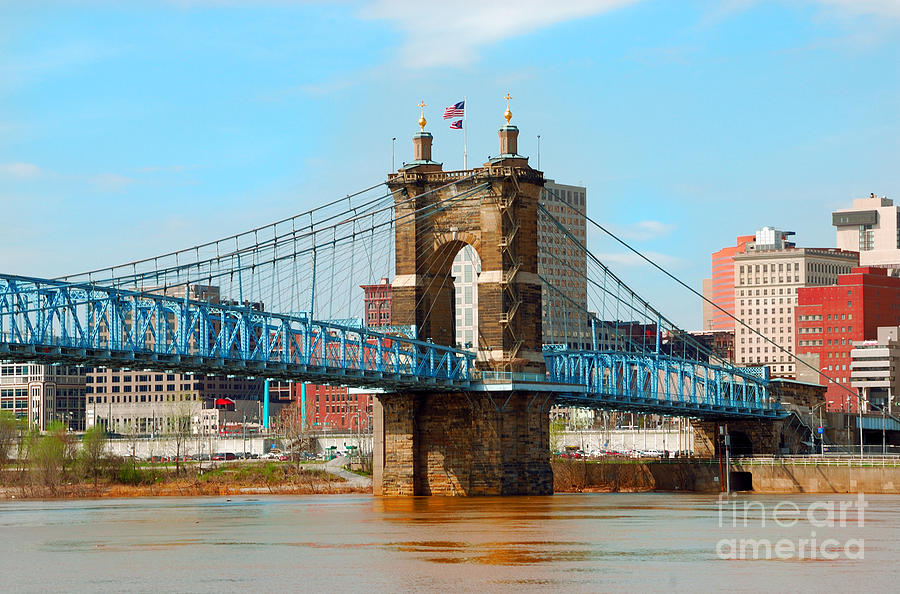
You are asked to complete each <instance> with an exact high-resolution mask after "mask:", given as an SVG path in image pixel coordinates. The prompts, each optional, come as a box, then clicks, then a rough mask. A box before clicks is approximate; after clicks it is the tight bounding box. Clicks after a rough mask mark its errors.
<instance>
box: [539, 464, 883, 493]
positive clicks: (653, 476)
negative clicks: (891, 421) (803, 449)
mask: <svg viewBox="0 0 900 594" xmlns="http://www.w3.org/2000/svg"><path fill="white" fill-rule="evenodd" d="M851 464H852V463H851ZM551 466H552V468H553V487H554V491H555V492H557V493H565V492H573V491H575V492H580V491H600V492H605V491H609V492H635V491H697V492H717V491H719V489H720V488H719V465H718V463H717V462H715V461H713V462H707V461H679V462H655V461H648V462H637V461H635V462H588V461H583V460H556V461H554V462H553V463H552V464H551ZM731 468H732V472H733V473H737V472H746V473H750V475H751V476H750V480H751V481H752V486H753V491H754V492H757V493H891V494H900V466H883V467H882V466H859V465H850V466H834V465H800V464H789V463H788V464H780V463H779V464H764V465H760V464H750V463H735V464H732V467H731ZM732 476H734V474H733V475H732ZM745 476H746V475H745ZM733 483H737V481H736V480H735V481H733Z"/></svg>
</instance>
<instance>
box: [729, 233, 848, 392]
mask: <svg viewBox="0 0 900 594" xmlns="http://www.w3.org/2000/svg"><path fill="white" fill-rule="evenodd" d="M785 235H786V234H785V233H784V232H781V231H779V230H777V229H773V228H771V227H763V228H762V229H760V230H759V231H757V234H756V238H755V241H753V242H749V243H747V244H746V246H745V250H744V252H743V253H736V254H735V255H734V300H735V306H734V307H735V311H736V316H737V317H738V318H739V319H740V320H742V321H743V322H744V324H746V325H747V326H745V325H744V324H736V326H735V333H734V351H735V355H734V356H735V362H736V363H737V364H739V365H765V366H767V367H769V371H770V373H771V375H772V376H773V377H784V378H794V377H795V374H796V367H795V364H794V361H793V355H794V353H795V350H794V349H795V344H794V328H795V326H794V308H795V307H796V305H797V292H798V290H799V289H800V288H801V287H810V286H823V285H832V284H834V283H836V282H837V278H838V275H839V274H845V273H848V272H850V270H851V269H852V268H853V267H854V266H856V265H857V262H858V255H857V253H856V252H847V251H844V250H838V249H833V248H821V249H820V248H797V247H793V244H790V243H789V242H786V241H785V239H784V237H785ZM757 332H758V333H759V334H757ZM760 335H762V336H760ZM763 336H764V337H766V338H767V339H769V340H771V341H773V342H774V343H775V344H776V345H777V347H776V346H775V345H773V344H771V343H770V342H768V341H766V340H763V339H762V337H763ZM779 347H780V348H779Z"/></svg>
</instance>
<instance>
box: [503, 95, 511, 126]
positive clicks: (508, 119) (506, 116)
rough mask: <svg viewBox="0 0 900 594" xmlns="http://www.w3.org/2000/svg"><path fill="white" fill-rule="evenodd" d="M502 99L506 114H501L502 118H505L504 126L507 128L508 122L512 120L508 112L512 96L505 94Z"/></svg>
mask: <svg viewBox="0 0 900 594" xmlns="http://www.w3.org/2000/svg"><path fill="white" fill-rule="evenodd" d="M504 99H506V113H504V114H503V117H505V118H506V125H507V126H509V121H510V120H511V119H512V112H511V111H510V110H509V100H510V99H512V95H510V94H509V93H507V94H506V97H504Z"/></svg>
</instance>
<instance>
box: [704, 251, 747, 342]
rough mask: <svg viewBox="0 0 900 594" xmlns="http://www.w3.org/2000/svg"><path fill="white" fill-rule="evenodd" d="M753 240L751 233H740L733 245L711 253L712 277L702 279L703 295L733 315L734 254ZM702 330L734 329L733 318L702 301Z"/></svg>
mask: <svg viewBox="0 0 900 594" xmlns="http://www.w3.org/2000/svg"><path fill="white" fill-rule="evenodd" d="M753 240H754V236H753V235H741V236H739V237H738V238H737V240H736V241H735V245H733V246H729V247H724V248H722V249H720V250H719V251H717V252H713V254H712V277H711V278H708V279H703V296H704V297H706V298H707V299H709V300H710V301H712V302H713V303H715V304H716V305H718V306H719V307H721V308H722V309H724V310H725V311H727V312H728V313H729V314H731V315H734V255H735V254H740V253H742V252H743V251H744V246H746V245H747V244H748V243H749V242H751V241H753ZM703 330H732V331H733V330H734V320H733V319H732V318H730V317H729V316H728V315H726V314H725V313H723V312H722V311H721V310H719V309H717V308H716V307H713V306H712V305H710V304H709V303H707V302H706V301H704V302H703Z"/></svg>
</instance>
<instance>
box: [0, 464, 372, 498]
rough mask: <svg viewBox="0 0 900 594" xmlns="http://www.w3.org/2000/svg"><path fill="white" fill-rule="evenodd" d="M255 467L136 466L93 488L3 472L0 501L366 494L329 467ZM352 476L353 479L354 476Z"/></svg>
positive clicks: (366, 486) (365, 487)
mask: <svg viewBox="0 0 900 594" xmlns="http://www.w3.org/2000/svg"><path fill="white" fill-rule="evenodd" d="M309 466H312V467H300V468H297V466H296V465H295V464H292V463H282V462H258V463H247V462H239V463H231V464H221V465H219V466H217V467H215V468H209V469H203V471H202V472H200V470H199V468H197V467H193V466H188V467H187V468H183V469H181V470H180V471H176V469H174V468H169V467H153V466H136V467H134V469H133V472H131V473H129V474H128V475H125V476H121V477H119V478H117V479H112V478H102V479H100V480H98V481H97V484H96V485H95V484H94V483H93V482H88V481H83V482H69V483H60V484H45V483H41V482H39V481H35V480H33V477H31V476H29V475H28V474H27V473H22V472H17V471H14V470H6V471H3V472H2V473H0V499H2V500H13V499H15V500H18V499H91V498H107V497H172V496H180V497H199V496H210V495H251V494H255V495H265V494H271V495H312V494H341V493H366V492H369V493H370V492H371V484H370V482H369V483H367V482H366V481H365V480H363V479H362V478H361V477H357V478H360V479H361V480H348V477H346V476H344V472H346V471H343V470H342V469H340V468H339V467H337V468H335V467H334V465H332V466H326V465H324V464H318V465H309ZM354 476H355V475H354Z"/></svg>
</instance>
